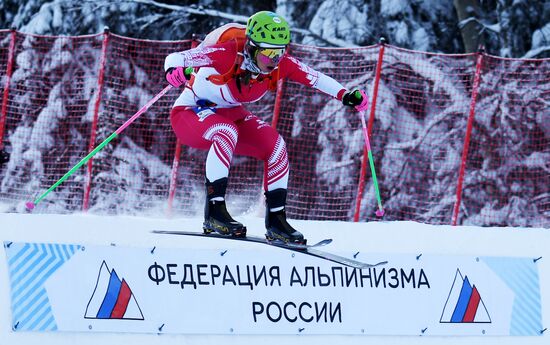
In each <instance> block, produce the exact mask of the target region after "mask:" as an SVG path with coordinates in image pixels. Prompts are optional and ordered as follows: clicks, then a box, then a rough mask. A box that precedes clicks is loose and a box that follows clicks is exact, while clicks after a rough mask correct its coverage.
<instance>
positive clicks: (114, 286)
mask: <svg viewBox="0 0 550 345" xmlns="http://www.w3.org/2000/svg"><path fill="white" fill-rule="evenodd" d="M121 286H122V282H121V281H120V279H119V278H118V275H117V274H116V272H115V270H112V271H111V277H110V278H109V287H108V288H107V293H106V294H105V298H104V299H103V303H101V307H100V308H99V311H98V312H97V318H98V319H108V318H110V317H111V313H112V312H113V309H114V307H115V304H116V301H117V299H118V294H119V293H120V287H121Z"/></svg>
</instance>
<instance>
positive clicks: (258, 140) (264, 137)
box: [235, 114, 305, 243]
mask: <svg viewBox="0 0 550 345" xmlns="http://www.w3.org/2000/svg"><path fill="white" fill-rule="evenodd" d="M236 124H237V125H238V127H239V133H240V137H239V142H238V143H237V147H236V151H235V152H236V153H237V154H243V155H248V156H253V157H257V158H259V159H262V160H263V161H264V190H265V197H266V216H265V226H266V237H267V239H268V240H273V241H282V242H295V243H305V240H304V236H303V235H302V234H301V233H300V232H299V231H297V230H296V229H294V228H293V227H292V226H291V225H290V224H289V223H288V222H287V219H286V210H285V207H286V197H287V186H288V174H289V162H288V155H287V150H286V144H285V141H284V140H283V138H282V137H281V136H280V135H279V133H278V132H277V131H276V130H275V129H274V128H273V127H271V126H270V125H268V124H266V123H265V122H263V121H262V120H260V119H259V118H258V117H256V116H254V115H251V114H250V115H248V116H246V117H245V118H244V119H243V120H241V121H237V122H236Z"/></svg>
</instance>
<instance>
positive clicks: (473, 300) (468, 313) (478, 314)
mask: <svg viewBox="0 0 550 345" xmlns="http://www.w3.org/2000/svg"><path fill="white" fill-rule="evenodd" d="M439 322H441V323H490V322H491V318H490V316H489V313H488V312H487V308H486V307H485V304H484V303H483V300H482V299H481V296H480V294H479V291H478V290H477V288H476V286H475V285H472V284H470V280H469V279H468V277H467V276H466V277H463V276H462V273H460V270H458V269H457V270H456V274H455V279H454V281H453V286H452V287H451V291H450V292H449V297H448V298H447V303H445V308H444V309H443V314H442V315H441V319H440V320H439Z"/></svg>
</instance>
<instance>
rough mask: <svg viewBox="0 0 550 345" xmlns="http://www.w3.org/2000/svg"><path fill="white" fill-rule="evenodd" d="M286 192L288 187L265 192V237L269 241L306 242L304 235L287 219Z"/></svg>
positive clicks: (284, 242)
mask: <svg viewBox="0 0 550 345" xmlns="http://www.w3.org/2000/svg"><path fill="white" fill-rule="evenodd" d="M286 194H287V191H286V189H282V188H278V189H275V190H272V191H267V192H265V197H266V211H265V228H266V233H265V238H266V239H267V240H268V241H269V242H280V243H283V244H286V243H295V244H306V240H305V239H304V235H302V233H300V232H299V231H298V230H296V229H294V228H293V227H292V226H291V225H290V224H288V222H287V221H286V212H285V205H286ZM272 209H275V211H271V210H272Z"/></svg>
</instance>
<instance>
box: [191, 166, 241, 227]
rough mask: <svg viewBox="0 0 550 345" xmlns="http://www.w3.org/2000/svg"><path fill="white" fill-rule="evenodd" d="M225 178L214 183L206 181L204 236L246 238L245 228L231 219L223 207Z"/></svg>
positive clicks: (225, 186)
mask: <svg viewBox="0 0 550 345" xmlns="http://www.w3.org/2000/svg"><path fill="white" fill-rule="evenodd" d="M226 188H227V178H226V177H224V178H222V179H219V180H216V181H214V182H210V181H208V179H206V201H205V205H204V223H203V225H202V228H203V230H204V233H205V234H210V233H212V232H216V233H218V234H220V235H224V236H234V237H246V227H245V226H244V225H243V224H241V223H239V222H237V221H236V220H235V219H233V218H232V217H231V216H230V215H229V212H227V208H226V206H225V190H226Z"/></svg>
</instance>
